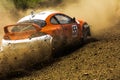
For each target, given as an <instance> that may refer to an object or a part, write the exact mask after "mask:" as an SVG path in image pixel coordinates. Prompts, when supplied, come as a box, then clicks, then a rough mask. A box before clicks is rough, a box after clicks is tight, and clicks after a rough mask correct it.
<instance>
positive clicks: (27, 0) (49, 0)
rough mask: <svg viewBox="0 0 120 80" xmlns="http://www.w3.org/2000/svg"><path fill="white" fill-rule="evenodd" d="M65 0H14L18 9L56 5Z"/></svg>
mask: <svg viewBox="0 0 120 80" xmlns="http://www.w3.org/2000/svg"><path fill="white" fill-rule="evenodd" d="M62 1H63V0H13V2H14V4H15V6H16V8H17V9H28V8H36V7H38V6H41V7H49V6H56V5H58V4H59V3H61V2H62Z"/></svg>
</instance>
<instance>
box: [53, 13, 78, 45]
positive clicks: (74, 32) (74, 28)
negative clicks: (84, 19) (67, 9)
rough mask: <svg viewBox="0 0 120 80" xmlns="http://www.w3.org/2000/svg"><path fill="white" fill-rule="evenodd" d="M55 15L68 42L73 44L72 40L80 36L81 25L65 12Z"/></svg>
mask: <svg viewBox="0 0 120 80" xmlns="http://www.w3.org/2000/svg"><path fill="white" fill-rule="evenodd" d="M55 17H56V19H57V20H58V21H59V23H60V25H61V27H62V28H63V33H64V38H65V40H66V44H71V43H72V41H74V40H75V39H77V38H78V35H79V30H78V29H79V25H78V24H77V22H76V21H74V20H73V19H72V18H70V17H69V16H66V15H64V14H57V15H55Z"/></svg>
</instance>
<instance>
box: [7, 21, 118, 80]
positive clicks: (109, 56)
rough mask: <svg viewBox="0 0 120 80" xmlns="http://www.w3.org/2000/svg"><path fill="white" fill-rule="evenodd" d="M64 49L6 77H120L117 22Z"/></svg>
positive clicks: (76, 79)
mask: <svg viewBox="0 0 120 80" xmlns="http://www.w3.org/2000/svg"><path fill="white" fill-rule="evenodd" d="M102 33H103V34H101V35H97V36H95V35H94V36H93V37H94V38H92V39H89V40H88V42H87V43H86V44H85V45H83V46H79V47H76V49H73V50H70V51H66V52H65V53H69V54H67V55H64V56H61V57H58V58H54V59H53V60H49V61H46V62H44V63H42V64H37V65H35V66H33V67H31V68H29V69H26V70H25V71H22V72H16V73H12V75H10V76H8V78H6V79H7V80H10V79H11V80H119V79H120V23H117V24H116V25H115V26H114V27H112V28H110V29H107V30H104V31H103V32H102Z"/></svg>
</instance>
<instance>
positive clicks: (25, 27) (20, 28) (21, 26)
mask: <svg viewBox="0 0 120 80" xmlns="http://www.w3.org/2000/svg"><path fill="white" fill-rule="evenodd" d="M29 30H36V29H35V27H34V26H33V25H32V24H18V25H15V26H13V27H12V28H9V31H10V32H25V31H29Z"/></svg>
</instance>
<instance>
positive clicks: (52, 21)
mask: <svg viewBox="0 0 120 80" xmlns="http://www.w3.org/2000/svg"><path fill="white" fill-rule="evenodd" d="M50 22H51V23H52V24H59V23H58V22H57V20H56V19H55V17H52V18H51V20H50Z"/></svg>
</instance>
